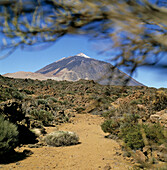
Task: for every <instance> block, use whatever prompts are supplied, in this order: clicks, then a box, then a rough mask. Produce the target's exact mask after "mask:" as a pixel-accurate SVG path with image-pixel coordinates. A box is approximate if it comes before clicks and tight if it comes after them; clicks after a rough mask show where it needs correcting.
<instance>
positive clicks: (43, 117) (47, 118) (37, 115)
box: [30, 110, 53, 125]
mask: <svg viewBox="0 0 167 170" xmlns="http://www.w3.org/2000/svg"><path fill="white" fill-rule="evenodd" d="M30 115H31V116H32V117H33V118H34V119H36V120H39V121H41V122H42V123H43V124H44V125H50V124H51V122H52V121H53V114H52V113H51V112H49V111H46V110H32V111H31V112H30Z"/></svg>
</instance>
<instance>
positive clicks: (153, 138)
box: [144, 124, 167, 145]
mask: <svg viewBox="0 0 167 170" xmlns="http://www.w3.org/2000/svg"><path fill="white" fill-rule="evenodd" d="M144 131H145V133H146V137H147V139H148V140H149V143H150V144H152V143H156V144H158V145H161V144H163V143H165V142H166V141H167V138H166V137H165V135H164V129H163V127H162V126H161V125H160V124H154V125H144Z"/></svg>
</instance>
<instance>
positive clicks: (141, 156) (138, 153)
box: [135, 150, 146, 163]
mask: <svg viewBox="0 0 167 170" xmlns="http://www.w3.org/2000/svg"><path fill="white" fill-rule="evenodd" d="M135 156H136V157H137V160H138V161H139V162H143V163H144V162H146V156H145V155H144V153H143V152H142V151H140V150H136V152H135Z"/></svg>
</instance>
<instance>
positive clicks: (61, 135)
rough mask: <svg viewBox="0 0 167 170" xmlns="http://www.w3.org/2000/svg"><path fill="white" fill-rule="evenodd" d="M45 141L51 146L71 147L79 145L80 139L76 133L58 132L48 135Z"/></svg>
mask: <svg viewBox="0 0 167 170" xmlns="http://www.w3.org/2000/svg"><path fill="white" fill-rule="evenodd" d="M44 140H45V142H46V143H47V145H50V146H69V145H76V144H78V142H79V137H78V135H76V134H75V133H74V132H68V131H56V132H52V133H50V134H48V135H46V137H45V138H44Z"/></svg>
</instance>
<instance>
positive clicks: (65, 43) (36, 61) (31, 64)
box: [0, 36, 167, 88]
mask: <svg viewBox="0 0 167 170" xmlns="http://www.w3.org/2000/svg"><path fill="white" fill-rule="evenodd" d="M81 52H83V53H85V54H86V55H88V56H90V57H92V58H95V59H99V60H103V61H107V59H109V58H107V57H106V56H103V55H98V52H97V51H96V50H95V48H94V47H93V45H92V42H91V41H89V40H88V38H86V37H83V36H65V37H63V38H61V39H59V40H58V41H57V42H56V43H55V44H54V45H52V46H50V47H48V48H46V49H44V50H32V49H29V50H21V49H19V48H18V49H17V50H16V51H15V52H14V53H13V54H11V55H10V56H9V57H7V58H4V59H1V60H0V74H5V73H13V72H17V71H31V72H35V71H37V70H38V69H40V68H42V67H44V66H46V65H48V64H50V63H52V62H55V61H57V60H59V59H61V58H63V57H68V56H72V55H76V54H78V53H81ZM133 78H135V79H136V80H137V81H139V82H141V83H143V84H144V85H147V86H149V87H156V88H160V87H167V76H166V75H165V74H162V73H161V72H159V71H158V70H155V69H150V68H149V69H148V68H138V70H137V72H135V74H134V76H133Z"/></svg>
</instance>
